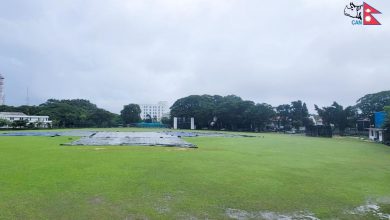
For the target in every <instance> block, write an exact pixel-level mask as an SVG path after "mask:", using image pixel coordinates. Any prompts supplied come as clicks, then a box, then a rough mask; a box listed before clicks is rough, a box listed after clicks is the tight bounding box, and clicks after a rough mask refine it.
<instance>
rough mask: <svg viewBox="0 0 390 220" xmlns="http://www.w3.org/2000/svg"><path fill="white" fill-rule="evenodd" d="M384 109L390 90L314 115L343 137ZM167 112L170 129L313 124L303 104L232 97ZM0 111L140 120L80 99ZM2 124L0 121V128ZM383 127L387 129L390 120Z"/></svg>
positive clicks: (90, 122) (92, 122)
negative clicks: (181, 123) (188, 121)
mask: <svg viewBox="0 0 390 220" xmlns="http://www.w3.org/2000/svg"><path fill="white" fill-rule="evenodd" d="M386 106H390V91H383V92H379V93H374V94H368V95H365V96H363V97H362V98H360V99H358V100H357V103H356V105H354V106H347V107H345V108H344V107H343V106H342V105H340V104H338V103H337V102H333V104H331V105H330V106H324V107H319V106H317V105H315V110H316V111H317V114H318V115H319V116H320V117H321V118H322V120H323V123H324V124H325V125H334V126H335V127H336V128H338V129H339V130H340V131H341V132H343V131H344V130H345V129H346V128H350V127H355V123H356V120H357V119H359V118H360V119H362V118H367V119H370V120H371V122H373V114H374V113H375V112H378V111H388V116H389V117H390V107H386ZM170 110H171V111H170V115H171V118H169V119H168V118H163V120H162V121H163V123H167V124H170V125H172V121H173V117H187V118H189V117H194V118H195V119H196V120H195V123H196V127H197V128H198V129H202V128H207V129H224V130H246V131H264V130H266V129H268V128H267V125H269V124H270V123H271V122H272V123H273V124H276V125H277V126H278V127H279V128H283V129H284V130H290V129H292V128H295V129H299V128H300V127H305V126H309V125H312V124H313V120H311V118H310V115H309V111H308V109H307V106H306V103H305V102H303V101H301V100H297V101H293V102H291V103H289V104H282V105H279V106H276V107H273V106H271V105H270V104H267V103H255V102H253V101H249V100H243V99H242V98H241V97H239V96H236V95H228V96H219V95H191V96H187V97H184V98H180V99H178V100H177V101H176V102H175V103H174V104H173V105H172V107H171V108H170ZM0 112H23V113H25V114H27V115H47V116H49V117H50V120H52V121H53V127H57V128H85V127H117V126H121V125H127V124H131V123H137V122H140V121H141V118H140V113H141V109H140V107H139V105H137V104H129V105H125V106H124V107H123V110H122V111H121V113H120V114H115V113H111V112H109V111H107V110H104V109H101V108H98V107H97V106H96V105H95V104H93V103H91V102H90V101H88V100H84V99H72V100H57V99H49V100H47V101H46V102H45V103H43V104H40V105H38V106H26V105H24V106H19V107H14V106H6V105H3V106H0ZM4 123H5V122H4V121H1V120H0V127H2V125H4ZM15 126H20V127H24V126H26V125H24V126H22V125H21V124H15ZM386 126H388V127H390V119H388V120H387V122H386ZM388 130H390V129H388Z"/></svg>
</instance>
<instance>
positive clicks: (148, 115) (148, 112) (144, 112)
mask: <svg viewBox="0 0 390 220" xmlns="http://www.w3.org/2000/svg"><path fill="white" fill-rule="evenodd" d="M139 107H140V108H141V118H142V119H143V120H145V119H152V120H157V121H161V118H163V117H165V116H166V115H167V113H168V112H169V109H168V102H165V101H161V102H158V103H157V104H140V105H139Z"/></svg>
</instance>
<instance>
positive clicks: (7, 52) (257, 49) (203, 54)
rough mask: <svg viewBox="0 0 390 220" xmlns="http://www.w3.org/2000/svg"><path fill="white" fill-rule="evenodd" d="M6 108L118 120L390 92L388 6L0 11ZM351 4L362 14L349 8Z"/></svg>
mask: <svg viewBox="0 0 390 220" xmlns="http://www.w3.org/2000/svg"><path fill="white" fill-rule="evenodd" d="M0 2H1V4H0V73H1V74H2V75H3V76H4V77H5V78H6V87H5V89H6V104H8V105H21V104H26V97H27V94H26V93H27V88H28V89H29V97H30V104H40V103H42V102H44V101H45V100H47V99H49V98H56V99H70V98H83V99H89V100H91V102H93V103H96V104H97V105H98V106H99V107H102V108H105V109H107V110H110V111H113V112H119V111H120V110H121V109H122V107H123V105H125V104H129V103H157V102H158V101H160V100H166V101H169V103H170V104H172V103H173V102H174V101H175V100H176V99H178V98H181V97H185V96H187V95H191V94H199V95H201V94H219V95H228V94H235V95H238V96H241V97H242V98H244V99H248V100H253V101H255V102H259V103H262V102H266V103H269V104H272V105H279V104H284V103H290V102H291V101H294V100H297V99H301V100H303V101H304V102H306V103H307V104H308V106H309V108H310V109H313V105H314V104H318V105H320V106H324V105H330V104H331V103H332V102H333V101H337V102H339V103H340V104H342V105H344V106H346V105H352V104H354V103H355V102H356V100H357V99H358V98H360V97H361V96H363V95H365V94H367V93H374V92H379V91H383V90H390V43H389V40H390V28H389V27H390V1H388V0H380V1H379V0H367V1H366V2H367V3H368V4H370V5H371V6H373V7H375V8H377V9H378V10H379V11H381V12H382V13H383V14H381V15H375V16H376V18H377V19H378V20H379V21H380V22H381V23H382V24H383V25H381V26H353V25H352V24H351V21H352V19H351V18H349V17H346V16H344V14H343V11H344V7H345V5H346V4H349V2H350V1H343V0H293V1H292V0H281V1H260V0H176V1H175V0H110V1H103V0H67V1H53V0H34V1H27V0H25V1H21V0H12V1H9V0H0ZM355 3H356V4H359V3H361V2H360V1H355Z"/></svg>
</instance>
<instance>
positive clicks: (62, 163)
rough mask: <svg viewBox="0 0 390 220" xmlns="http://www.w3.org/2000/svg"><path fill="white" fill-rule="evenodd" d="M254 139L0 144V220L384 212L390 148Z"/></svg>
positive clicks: (388, 200) (6, 140)
mask: <svg viewBox="0 0 390 220" xmlns="http://www.w3.org/2000/svg"><path fill="white" fill-rule="evenodd" d="M257 135H258V136H259V137H256V138H220V137H218V138H216V137H197V138H187V139H186V140H188V141H189V142H191V143H194V144H197V145H198V147H199V148H198V149H180V148H164V147H80V146H77V147H70V146H60V144H61V143H65V142H69V141H70V140H69V139H70V138H69V137H0V219H230V218H229V215H228V214H227V211H228V210H236V211H234V212H241V214H242V213H246V215H245V214H244V216H243V217H242V218H240V217H239V216H238V217H236V219H245V218H255V219H256V218H260V217H259V216H258V215H257V216H256V214H254V213H260V212H273V213H280V214H286V215H288V214H291V213H297V212H301V211H304V212H310V213H313V214H314V215H315V216H316V217H317V218H320V219H378V218H379V217H378V216H377V215H371V214H370V213H368V214H351V213H350V211H351V210H353V209H354V208H356V207H358V206H361V205H364V204H366V203H367V202H368V201H374V202H378V204H379V205H380V207H381V212H383V213H390V148H389V147H386V146H384V145H380V144H374V143H368V142H364V141H361V140H358V139H352V138H333V139H323V138H309V137H303V136H290V135H278V134H257ZM263 136H264V137H263ZM73 139H75V138H73ZM237 210H240V211H237ZM248 213H249V214H248ZM251 213H252V214H251ZM230 217H232V218H233V217H234V216H230ZM233 219H234V218H233Z"/></svg>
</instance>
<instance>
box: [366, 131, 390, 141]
mask: <svg viewBox="0 0 390 220" xmlns="http://www.w3.org/2000/svg"><path fill="white" fill-rule="evenodd" d="M385 131H386V130H385V129H382V128H369V129H368V132H369V133H368V138H369V139H370V140H372V141H377V142H383V141H384V133H385Z"/></svg>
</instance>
